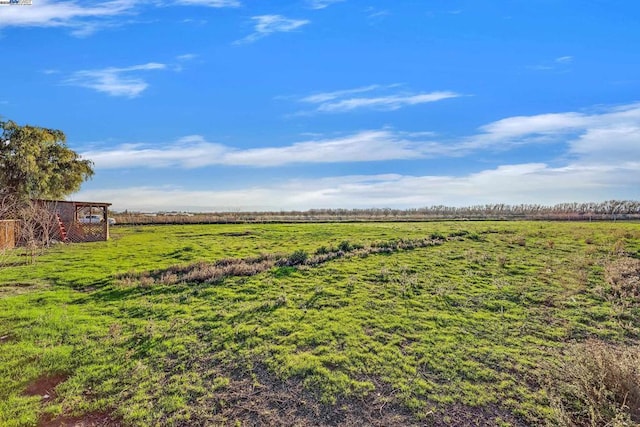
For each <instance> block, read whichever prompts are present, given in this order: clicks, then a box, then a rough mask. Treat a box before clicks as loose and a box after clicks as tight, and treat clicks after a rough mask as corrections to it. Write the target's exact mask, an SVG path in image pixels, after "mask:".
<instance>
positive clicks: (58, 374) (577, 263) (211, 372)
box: [0, 222, 640, 426]
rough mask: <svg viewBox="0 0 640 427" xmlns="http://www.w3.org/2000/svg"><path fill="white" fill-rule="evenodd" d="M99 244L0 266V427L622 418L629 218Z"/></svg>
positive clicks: (632, 334) (639, 241) (128, 233)
mask: <svg viewBox="0 0 640 427" xmlns="http://www.w3.org/2000/svg"><path fill="white" fill-rule="evenodd" d="M112 234H113V238H112V240H111V241H108V242H99V243H89V244H77V245H60V246H56V247H54V248H51V249H50V250H48V251H47V252H46V253H44V254H43V255H42V256H40V257H39V258H38V259H37V261H36V264H35V265H23V258H25V257H22V256H21V253H20V252H19V251H14V252H12V253H10V254H8V255H5V257H4V258H3V259H2V262H3V264H2V267H0V425H2V426H35V425H41V426H54V425H75V424H77V423H84V424H82V425H112V426H116V425H132V426H148V425H177V426H198V425H380V426H390V425H398V426H400V425H402V426H404V425H433V426H444V425H503V426H507V425H512V426H526V425H540V426H545V425H592V424H590V423H593V425H605V424H606V423H609V424H608V425H618V426H622V425H634V423H638V422H640V392H638V389H639V388H640V386H639V382H640V369H639V368H638V366H640V350H638V348H639V347H638V346H639V345H640V341H639V339H640V283H639V279H638V277H639V275H640V261H639V260H638V259H639V258H640V225H639V224H638V223H620V222H619V223H575V222H555V223H551V222H431V223H357V224H347V223H344V224H295V225H286V224H264V225H260V224H240V225H171V226H139V227H133V226H132V227H116V228H114V229H113V230H112ZM74 423H75V424H74Z"/></svg>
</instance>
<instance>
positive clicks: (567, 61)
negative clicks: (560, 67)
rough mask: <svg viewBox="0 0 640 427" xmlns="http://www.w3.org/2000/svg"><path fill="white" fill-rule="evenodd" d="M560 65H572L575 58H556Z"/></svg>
mask: <svg viewBox="0 0 640 427" xmlns="http://www.w3.org/2000/svg"><path fill="white" fill-rule="evenodd" d="M556 62H557V63H558V64H570V63H572V62H573V56H560V57H558V58H556Z"/></svg>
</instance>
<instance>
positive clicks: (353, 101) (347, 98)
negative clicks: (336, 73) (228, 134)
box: [297, 84, 462, 114]
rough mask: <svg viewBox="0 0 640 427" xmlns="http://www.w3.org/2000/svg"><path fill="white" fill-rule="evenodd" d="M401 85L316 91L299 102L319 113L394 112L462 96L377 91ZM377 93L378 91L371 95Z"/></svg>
mask: <svg viewBox="0 0 640 427" xmlns="http://www.w3.org/2000/svg"><path fill="white" fill-rule="evenodd" d="M398 86H400V85H397V84H394V85H387V86H383V85H370V86H364V87H359V88H355V89H346V90H339V91H334V92H324V93H316V94H313V95H309V96H305V97H303V98H300V99H299V101H300V102H304V103H307V104H315V105H316V107H315V110H314V111H315V112H320V113H344V112H349V111H353V110H358V109H373V110H383V111H392V110H398V109H400V108H403V107H407V106H412V105H418V104H424V103H429V102H436V101H441V100H444V99H449V98H457V97H460V96H462V95H460V94H457V93H455V92H450V91H436V92H429V93H425V92H421V93H410V92H402V93H392V94H378V92H381V91H383V92H385V91H389V90H390V89H393V88H396V87H398ZM371 92H375V94H371ZM363 93H370V95H369V96H351V95H356V94H363ZM297 114H309V112H304V111H303V112H299V113H297Z"/></svg>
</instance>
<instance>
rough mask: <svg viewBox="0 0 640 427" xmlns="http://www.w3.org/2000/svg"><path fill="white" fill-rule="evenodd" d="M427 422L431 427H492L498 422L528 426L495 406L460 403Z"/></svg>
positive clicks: (436, 414)
mask: <svg viewBox="0 0 640 427" xmlns="http://www.w3.org/2000/svg"><path fill="white" fill-rule="evenodd" d="M428 420H429V422H428V423H427V425H429V426H432V427H448V426H469V427H471V426H473V427H493V426H496V425H499V421H500V420H501V421H502V422H508V423H509V424H510V425H512V426H514V427H526V426H527V425H529V424H527V423H525V422H523V421H521V420H519V419H518V418H516V417H515V416H513V415H512V414H511V413H509V412H508V411H506V410H505V409H502V408H500V407H499V406H497V405H485V406H469V405H463V404H461V403H454V404H452V405H449V406H447V407H445V408H443V409H442V410H440V411H438V412H437V413H434V414H432V416H431V417H430V418H429V419H428Z"/></svg>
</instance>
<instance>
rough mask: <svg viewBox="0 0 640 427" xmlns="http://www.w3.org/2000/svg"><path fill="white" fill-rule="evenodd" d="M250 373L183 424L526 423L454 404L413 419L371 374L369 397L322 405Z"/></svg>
mask: <svg viewBox="0 0 640 427" xmlns="http://www.w3.org/2000/svg"><path fill="white" fill-rule="evenodd" d="M252 374H253V375H254V378H255V380H256V381H254V380H253V379H251V378H249V377H250V375H247V373H246V372H239V371H236V372H235V373H234V374H232V375H231V383H230V384H229V386H228V387H227V389H226V390H224V391H221V392H219V393H218V394H217V395H216V400H217V401H216V402H208V405H206V407H207V410H208V411H209V413H208V414H205V413H204V412H203V413H202V414H200V415H202V418H200V417H196V419H192V420H191V422H190V423H189V425H190V426H196V425H210V424H211V423H213V424H214V425H234V423H235V422H236V421H239V422H240V423H241V424H242V425H243V426H281V425H286V426H305V427H307V426H309V427H312V426H313V427H329V426H341V427H342V426H345V427H355V426H362V427H364V426H371V427H411V426H433V427H444V426H475V427H484V426H495V425H496V424H497V419H498V418H499V419H501V420H503V421H506V422H509V423H511V425H513V426H517V427H520V426H522V427H524V426H526V425H527V424H526V423H524V422H522V420H520V419H518V418H517V417H515V416H513V415H512V414H510V413H509V412H508V411H506V410H504V409H502V408H500V407H498V406H497V405H488V406H484V407H471V406H466V405H462V404H454V405H450V406H447V407H440V408H437V409H435V410H434V411H432V412H431V413H430V414H429V415H427V417H426V418H425V419H423V420H418V419H417V418H416V417H415V415H414V414H412V413H411V411H409V410H408V409H407V408H406V407H404V406H403V405H401V404H400V403H399V402H398V400H397V399H396V398H395V396H394V390H393V389H391V387H390V386H389V385H387V384H385V383H383V382H381V381H378V380H376V379H373V378H368V379H369V380H370V381H372V382H373V383H374V384H375V390H374V391H373V392H371V393H369V395H367V396H364V397H351V398H343V399H340V400H339V401H338V402H337V403H336V404H335V405H324V404H321V403H319V402H318V399H317V396H314V395H313V394H312V393H310V392H308V391H306V390H305V389H304V388H303V386H302V384H301V383H300V382H299V381H296V380H287V381H280V380H278V379H276V378H275V377H274V376H273V375H272V374H270V373H269V372H268V371H267V370H266V369H265V368H264V367H259V366H255V365H254V369H253V372H252ZM221 402H223V403H221ZM185 426H186V425H185Z"/></svg>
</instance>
